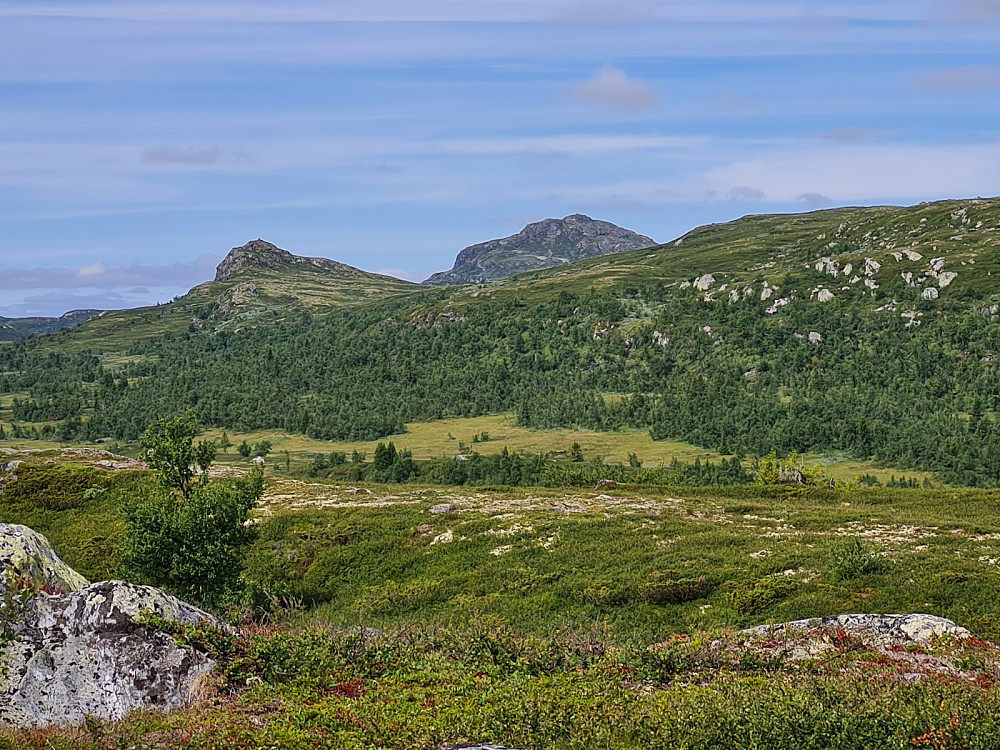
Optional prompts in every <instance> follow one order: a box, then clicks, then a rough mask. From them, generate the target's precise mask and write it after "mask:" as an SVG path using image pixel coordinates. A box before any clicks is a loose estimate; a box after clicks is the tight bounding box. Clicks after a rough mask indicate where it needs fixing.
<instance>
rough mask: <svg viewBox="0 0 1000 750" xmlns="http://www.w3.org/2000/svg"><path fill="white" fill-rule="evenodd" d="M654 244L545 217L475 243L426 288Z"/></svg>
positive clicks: (585, 222)
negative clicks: (504, 234)
mask: <svg viewBox="0 0 1000 750" xmlns="http://www.w3.org/2000/svg"><path fill="white" fill-rule="evenodd" d="M655 244H656V242H655V241H654V240H652V239H651V238H649V237H646V236H644V235H641V234H636V233H635V232H632V231H630V230H628V229H623V228H622V227H619V226H616V225H615V224H611V223H610V222H607V221H597V220H595V219H591V218H590V217H589V216H584V215H583V214H573V215H571V216H567V217H566V218H564V219H546V220H545V221H539V222H537V223H535V224H529V225H528V226H526V227H525V228H524V229H522V230H521V231H520V232H518V233H517V234H515V235H511V236H510V237H505V238H503V239H499V240H490V241H489V242H481V243H479V244H477V245H471V246H470V247H467V248H465V249H464V250H462V252H460V253H459V254H458V258H457V259H456V260H455V265H454V267H453V268H452V269H451V270H450V271H442V272H441V273H436V274H434V275H433V276H431V277H430V278H429V279H427V280H426V281H425V282H424V283H425V284H442V285H443V284H467V283H470V282H474V281H488V280H490V279H501V278H504V277H506V276H513V275H514V274H518V273H521V272H522V271H532V270H535V269H539V268H550V267H552V266H561V265H564V264H566V263H572V262H574V261H577V260H583V259H584V258H594V257H597V256H599V255H607V254H609V253H621V252H625V251H627V250H639V249H641V248H644V247H652V246H653V245H655Z"/></svg>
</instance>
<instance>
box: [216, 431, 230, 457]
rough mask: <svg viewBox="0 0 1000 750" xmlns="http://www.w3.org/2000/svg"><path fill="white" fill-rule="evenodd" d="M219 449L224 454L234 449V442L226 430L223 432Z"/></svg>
mask: <svg viewBox="0 0 1000 750" xmlns="http://www.w3.org/2000/svg"><path fill="white" fill-rule="evenodd" d="M219 447H220V448H221V449H222V452H223V453H229V449H230V448H232V447H233V441H232V440H230V439H229V433H228V432H226V431H225V430H223V431H222V437H221V438H219Z"/></svg>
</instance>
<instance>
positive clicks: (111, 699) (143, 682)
mask: <svg viewBox="0 0 1000 750" xmlns="http://www.w3.org/2000/svg"><path fill="white" fill-rule="evenodd" d="M0 568H2V570H0V573H2V574H3V578H4V579H6V580H12V581H17V590H15V591H11V592H9V593H10V602H11V603H10V604H9V606H7V607H5V608H4V610H3V611H2V615H0V620H2V626H3V630H4V636H5V637H4V639H3V643H4V645H3V648H2V649H0V661H2V663H3V676H2V678H0V725H7V726H19V727H31V726H48V725H52V724H79V723H82V722H83V720H84V719H85V718H86V717H87V716H94V717H97V718H102V719H120V718H122V717H123V716H125V715H126V714H127V713H129V712H130V711H133V710H135V709H139V708H152V709H161V710H167V709H172V708H179V707H181V706H183V705H185V703H187V702H188V700H189V697H190V695H191V693H192V690H193V689H194V688H195V687H196V685H197V683H198V682H199V681H200V680H201V679H202V678H203V676H204V675H206V674H207V673H208V672H210V671H211V670H212V668H213V667H214V665H215V664H214V662H213V661H212V659H210V658H209V657H208V656H207V655H206V654H204V653H202V652H201V651H199V650H197V649H195V648H193V647H190V646H181V645H178V643H177V642H176V641H175V640H174V638H173V636H171V635H169V634H167V633H165V632H163V631H161V630H158V629H157V628H155V627H153V626H151V625H147V624H143V620H144V618H147V617H149V616H155V617H157V618H161V619H164V620H169V621H172V622H176V623H183V624H194V623H197V622H198V621H201V620H205V621H207V622H208V623H210V624H212V625H216V626H219V625H218V623H217V622H216V621H215V620H214V618H212V617H211V615H209V614H207V613H206V612H203V611H202V610H200V609H197V608H196V607H192V606H190V605H188V604H185V603H184V602H182V601H180V600H179V599H176V598H175V597H173V596H170V595H168V594H165V593H164V592H162V591H160V590H159V589H155V588H152V587H150V586H136V585H134V584H130V583H125V582H124V581H104V582H102V583H95V584H90V585H88V584H87V581H86V580H85V579H84V578H83V577H82V576H80V575H79V574H78V573H76V572H75V571H74V570H73V569H72V568H70V567H69V566H68V565H66V563H64V562H63V561H62V560H60V559H59V557H58V555H56V553H55V551H54V550H53V549H52V547H51V545H49V543H48V541H47V540H46V539H45V537H43V536H42V535H40V534H37V533H36V532H34V531H32V530H31V529H29V528H27V527H24V526H15V525H10V524H0Z"/></svg>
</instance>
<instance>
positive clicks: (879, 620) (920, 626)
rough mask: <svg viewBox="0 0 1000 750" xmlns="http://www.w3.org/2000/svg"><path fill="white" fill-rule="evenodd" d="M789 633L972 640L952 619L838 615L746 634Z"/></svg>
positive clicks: (904, 639) (923, 640)
mask: <svg viewBox="0 0 1000 750" xmlns="http://www.w3.org/2000/svg"><path fill="white" fill-rule="evenodd" d="M788 630H843V631H844V632H846V633H849V634H851V635H860V636H869V637H871V638H873V639H875V640H891V641H899V642H907V641H909V642H913V643H929V642H930V641H931V640H933V639H934V638H938V637H941V636H945V635H947V636H952V637H955V638H968V637H969V631H968V630H966V629H965V628H963V627H960V626H958V625H956V624H955V623H954V622H952V621H951V620H946V619H944V618H943V617H935V616H934V615H924V614H912V615H866V614H858V615H836V616H834V617H813V618H810V619H807V620H793V621H792V622H785V623H781V624H780V625H758V626H757V627H755V628H748V629H747V630H744V631H742V632H744V633H748V634H753V635H767V634H769V633H782V632H785V631H788Z"/></svg>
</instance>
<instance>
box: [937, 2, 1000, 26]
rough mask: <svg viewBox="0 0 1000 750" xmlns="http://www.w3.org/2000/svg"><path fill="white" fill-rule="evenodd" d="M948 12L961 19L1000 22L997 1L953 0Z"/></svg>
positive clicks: (999, 6) (999, 8)
mask: <svg viewBox="0 0 1000 750" xmlns="http://www.w3.org/2000/svg"><path fill="white" fill-rule="evenodd" d="M949 10H950V11H951V13H952V14H953V15H955V16H957V17H958V18H962V19H968V20H975V21H983V20H994V21H1000V3H998V2H997V0H953V2H951V3H950V7H949Z"/></svg>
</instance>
